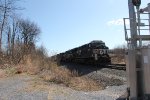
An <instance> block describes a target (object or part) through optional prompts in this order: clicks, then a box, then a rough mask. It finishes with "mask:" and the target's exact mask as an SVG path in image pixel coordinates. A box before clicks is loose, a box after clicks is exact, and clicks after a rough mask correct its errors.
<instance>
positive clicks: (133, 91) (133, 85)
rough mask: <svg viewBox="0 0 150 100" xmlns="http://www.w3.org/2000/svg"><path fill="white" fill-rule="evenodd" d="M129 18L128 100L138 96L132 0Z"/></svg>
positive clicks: (134, 17) (130, 1)
mask: <svg viewBox="0 0 150 100" xmlns="http://www.w3.org/2000/svg"><path fill="white" fill-rule="evenodd" d="M128 8H129V19H130V33H131V45H130V46H129V47H130V48H128V61H129V66H128V67H129V68H128V72H127V73H128V75H129V79H128V80H129V83H128V85H129V87H130V100H137V98H138V88H137V87H138V86H137V85H138V84H137V71H136V49H137V40H136V37H137V23H136V14H135V9H134V5H133V3H132V0H128Z"/></svg>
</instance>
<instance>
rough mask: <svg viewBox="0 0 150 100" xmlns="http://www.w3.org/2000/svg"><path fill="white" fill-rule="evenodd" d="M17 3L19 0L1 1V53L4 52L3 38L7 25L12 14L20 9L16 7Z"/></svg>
mask: <svg viewBox="0 0 150 100" xmlns="http://www.w3.org/2000/svg"><path fill="white" fill-rule="evenodd" d="M17 1H19V0H0V52H1V50H2V36H3V32H4V27H5V24H6V22H7V21H8V19H9V17H10V16H11V14H12V13H13V12H14V11H15V10H18V9H19V7H17V6H16V5H15V4H16V2H17Z"/></svg>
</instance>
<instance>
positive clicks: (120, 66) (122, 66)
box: [108, 64, 126, 70]
mask: <svg viewBox="0 0 150 100" xmlns="http://www.w3.org/2000/svg"><path fill="white" fill-rule="evenodd" d="M108 68H111V69H117V70H126V64H110V65H108Z"/></svg>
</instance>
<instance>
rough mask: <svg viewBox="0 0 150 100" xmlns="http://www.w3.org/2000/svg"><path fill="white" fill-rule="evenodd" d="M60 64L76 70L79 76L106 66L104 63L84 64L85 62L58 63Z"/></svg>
mask: <svg viewBox="0 0 150 100" xmlns="http://www.w3.org/2000/svg"><path fill="white" fill-rule="evenodd" d="M60 65H61V66H63V67H65V68H67V69H69V70H71V71H76V72H78V74H79V76H82V75H86V74H89V73H91V72H93V71H98V70H100V69H102V68H106V66H104V65H97V66H96V65H95V66H94V65H85V64H76V63H65V62H62V63H60Z"/></svg>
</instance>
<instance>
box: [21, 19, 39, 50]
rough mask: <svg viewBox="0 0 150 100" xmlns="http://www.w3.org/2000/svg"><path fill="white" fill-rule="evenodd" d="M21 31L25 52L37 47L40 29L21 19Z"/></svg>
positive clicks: (32, 23)
mask: <svg viewBox="0 0 150 100" xmlns="http://www.w3.org/2000/svg"><path fill="white" fill-rule="evenodd" d="M19 29H20V33H21V36H22V39H23V43H24V46H25V47H24V50H27V49H28V50H30V48H31V47H34V46H35V41H36V39H37V37H38V35H39V34H40V32H41V31H40V28H39V27H38V26H37V24H35V23H34V22H31V21H29V20H28V19H26V20H24V19H21V20H20V21H19Z"/></svg>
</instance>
